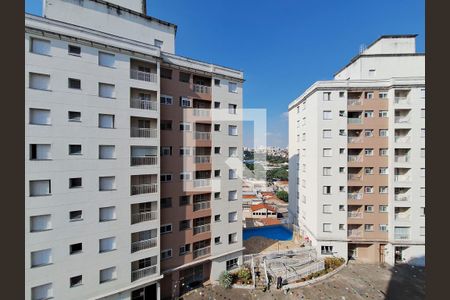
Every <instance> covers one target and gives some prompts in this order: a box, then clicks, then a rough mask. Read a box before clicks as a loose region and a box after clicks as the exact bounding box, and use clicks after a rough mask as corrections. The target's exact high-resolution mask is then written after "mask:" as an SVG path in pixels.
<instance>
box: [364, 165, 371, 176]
mask: <svg viewBox="0 0 450 300" xmlns="http://www.w3.org/2000/svg"><path fill="white" fill-rule="evenodd" d="M364 173H365V174H367V175H373V168H372V167H365V168H364Z"/></svg>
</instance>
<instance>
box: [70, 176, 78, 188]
mask: <svg viewBox="0 0 450 300" xmlns="http://www.w3.org/2000/svg"><path fill="white" fill-rule="evenodd" d="M77 187H81V177H77V178H70V179H69V188H71V189H72V188H77Z"/></svg>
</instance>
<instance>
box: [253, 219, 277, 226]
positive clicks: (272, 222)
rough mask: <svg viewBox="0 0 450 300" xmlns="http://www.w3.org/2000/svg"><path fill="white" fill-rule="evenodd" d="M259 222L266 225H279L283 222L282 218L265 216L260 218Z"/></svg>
mask: <svg viewBox="0 0 450 300" xmlns="http://www.w3.org/2000/svg"><path fill="white" fill-rule="evenodd" d="M258 222H261V223H263V224H264V225H266V226H267V225H278V224H281V221H280V220H277V219H272V218H264V219H258Z"/></svg>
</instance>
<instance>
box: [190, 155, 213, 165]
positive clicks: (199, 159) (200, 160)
mask: <svg viewBox="0 0 450 300" xmlns="http://www.w3.org/2000/svg"><path fill="white" fill-rule="evenodd" d="M194 161H195V163H196V164H208V163H210V162H211V156H209V155H197V156H195V160H194Z"/></svg>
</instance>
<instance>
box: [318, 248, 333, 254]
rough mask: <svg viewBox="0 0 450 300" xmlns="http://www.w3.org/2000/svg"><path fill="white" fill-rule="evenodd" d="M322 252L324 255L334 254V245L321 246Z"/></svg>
mask: <svg viewBox="0 0 450 300" xmlns="http://www.w3.org/2000/svg"><path fill="white" fill-rule="evenodd" d="M320 253H321V254H322V255H332V254H333V246H320Z"/></svg>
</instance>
